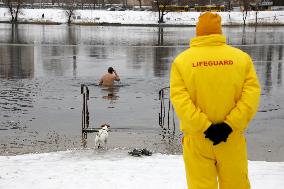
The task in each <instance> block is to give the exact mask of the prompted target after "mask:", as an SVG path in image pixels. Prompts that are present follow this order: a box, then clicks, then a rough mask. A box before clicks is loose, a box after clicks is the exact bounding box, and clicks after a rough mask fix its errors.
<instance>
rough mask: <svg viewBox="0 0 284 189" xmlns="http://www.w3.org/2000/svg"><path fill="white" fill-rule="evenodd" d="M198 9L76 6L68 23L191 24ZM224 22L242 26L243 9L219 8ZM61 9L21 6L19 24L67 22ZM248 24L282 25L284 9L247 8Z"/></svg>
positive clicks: (6, 19)
mask: <svg viewBox="0 0 284 189" xmlns="http://www.w3.org/2000/svg"><path fill="white" fill-rule="evenodd" d="M200 14H201V12H168V13H167V14H166V15H165V16H164V23H161V24H159V23H157V22H158V12H152V11H130V10H127V11H107V10H75V12H74V15H72V18H71V25H90V26H93V25H94V26H142V27H194V26H196V23H197V21H198V17H199V16H200ZM218 14H219V15H220V16H221V17H222V25H223V26H243V25H244V24H243V19H242V18H243V13H242V12H218ZM10 20H11V18H10V13H9V11H8V9H7V8H0V23H10ZM256 20H257V22H256ZM67 22H68V19H67V15H66V11H65V10H63V9H21V10H20V14H19V15H18V23H20V24H41V25H61V24H66V25H67ZM246 25H247V26H255V25H257V26H284V11H258V12H256V11H248V12H247V19H246Z"/></svg>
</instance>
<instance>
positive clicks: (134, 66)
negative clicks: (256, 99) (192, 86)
mask: <svg viewBox="0 0 284 189" xmlns="http://www.w3.org/2000/svg"><path fill="white" fill-rule="evenodd" d="M283 28H284V27H258V28H254V27H252V28H250V27H246V28H245V29H244V28H243V27H225V28H224V33H225V35H227V39H228V43H229V44H232V45H234V46H236V47H238V48H240V49H242V50H244V51H246V52H248V53H249V54H250V55H251V56H252V58H253V60H254V64H255V67H256V70H257V74H258V76H259V78H260V82H261V86H262V89H263V90H262V93H263V94H262V104H261V107H260V112H262V113H263V112H268V111H274V112H276V113H278V114H281V112H282V111H283V110H282V107H283V106H284V104H283V103H284V102H283V100H282V98H281V97H280V95H282V94H283V93H284V91H283V83H282V81H283V74H282V72H283V66H282V64H283V45H284V44H283V38H284V33H283V32H281V31H282V30H283ZM0 29H1V30H0V78H1V79H0V88H1V89H0V95H1V98H0V112H1V114H0V120H1V121H2V120H5V121H4V122H1V123H0V130H3V129H4V130H5V132H7V133H6V134H5V133H4V134H3V133H2V135H1V133H0V144H1V143H5V146H6V148H5V149H6V150H9V149H10V150H11V148H9V146H13V145H12V144H10V143H14V140H16V138H17V139H18V140H20V139H19V138H20V137H23V138H25V137H24V136H26V134H27V133H28V132H27V129H31V130H33V131H29V132H33V134H32V136H33V137H34V138H29V140H30V141H29V142H30V143H28V144H27V143H25V144H24V146H28V145H32V146H33V147H36V148H38V150H39V151H40V150H42V151H45V150H46V149H49V147H50V145H53V144H52V142H51V144H49V143H50V142H46V141H49V139H48V138H50V135H48V134H47V133H50V132H52V133H54V132H55V133H57V134H56V137H55V134H54V135H53V136H54V137H53V138H54V140H53V139H52V141H55V139H56V141H57V144H58V145H59V148H60V149H64V148H65V147H66V148H68V147H74V146H75V147H78V146H80V145H81V144H80V142H77V139H78V141H80V123H81V117H80V113H81V110H82V107H81V98H80V95H79V92H78V90H79V87H80V84H81V83H86V84H88V86H89V87H90V93H91V98H90V104H89V108H90V117H91V120H90V124H92V126H94V127H95V126H98V125H100V124H101V123H105V122H108V123H109V124H111V127H112V130H113V131H114V132H111V135H113V138H114V139H113V140H114V141H113V143H112V142H111V143H112V144H113V146H115V145H118V146H127V145H133V144H134V142H133V143H131V144H128V143H129V142H126V141H127V140H128V139H129V140H133V141H134V140H137V143H138V144H140V145H141V144H144V143H145V144H147V145H154V144H157V148H158V149H160V148H161V146H160V145H161V143H159V142H161V141H159V142H157V141H156V139H155V140H154V139H153V137H155V136H156V135H158V137H162V138H164V139H167V137H168V136H172V135H171V134H172V133H174V134H173V135H174V136H173V138H172V140H169V141H175V142H169V141H166V142H165V143H166V146H165V148H167V149H170V146H172V147H173V146H174V147H173V148H174V149H179V147H178V146H175V145H174V144H178V141H179V138H180V136H179V133H178V132H175V130H178V128H177V127H176V128H175V129H172V130H170V131H171V134H169V133H167V132H168V131H169V130H166V131H165V132H166V133H162V134H161V133H160V128H159V125H158V119H157V115H158V112H159V99H158V91H159V89H161V88H162V87H166V86H168V85H169V73H170V67H171V63H172V61H173V59H174V58H175V56H176V55H177V54H178V53H180V52H181V51H183V50H185V49H186V48H187V47H188V43H189V39H190V38H192V37H193V36H194V35H195V31H194V28H193V27H189V28H186V27H185V28H180V27H179V28H173V27H170V28H162V27H157V28H155V27H88V26H86V27H85V26H84V27H82V26H72V27H68V26H64V25H62V26H61V25H60V26H40V25H18V26H17V25H14V26H12V25H6V24H1V25H0ZM109 66H113V67H115V68H116V69H117V71H118V73H119V75H120V78H121V83H119V85H116V86H115V87H110V88H105V87H99V86H97V85H96V83H98V82H99V79H100V77H101V74H102V73H104V72H105V70H106V69H107V68H108V67H109ZM16 112H17V113H16ZM282 113H283V112H282ZM11 121H13V122H11ZM12 123H13V124H12ZM15 124H16V125H17V127H19V128H24V127H26V128H27V129H24V130H21V131H20V130H19V129H16V130H15V129H13V130H11V128H16V127H15ZM7 125H10V126H7ZM121 128H125V129H124V130H123V129H121ZM115 129H117V130H115ZM119 129H120V130H119ZM15 131H17V134H15V135H17V137H15V136H11V137H10V136H9V135H10V134H11V133H12V132H15ZM34 133H38V134H34ZM159 134H161V135H159ZM163 134H164V136H163ZM57 135H59V138H60V139H62V141H63V142H62V141H61V142H58V140H57V138H58V137H57ZM150 136H151V137H150ZM74 137H75V139H74ZM76 137H78V138H76ZM138 139H139V140H138ZM159 139H161V138H159ZM35 140H36V141H41V142H35ZM90 140H91V139H90ZM3 141H4V142H3ZM7 141H9V142H7ZM42 141H45V142H42ZM64 141H68V142H64ZM141 141H143V142H141ZM32 142H33V143H32ZM88 142H89V141H88ZM17 143H18V144H22V145H23V143H21V142H20V143H19V142H18V141H17ZM62 143H64V145H62ZM48 145H49V146H48ZM88 145H89V144H88ZM38 146H40V147H38ZM154 146H155V145H154ZM13 147H15V146H13ZM146 147H147V146H146ZM21 148H22V147H21ZM21 148H19V149H18V148H16V147H15V149H18V151H21ZM15 149H14V148H13V150H14V151H16V150H15ZM25 150H27V151H28V148H26V149H25ZM30 150H31V149H30ZM171 151H172V150H171ZM0 153H3V150H2V151H0Z"/></svg>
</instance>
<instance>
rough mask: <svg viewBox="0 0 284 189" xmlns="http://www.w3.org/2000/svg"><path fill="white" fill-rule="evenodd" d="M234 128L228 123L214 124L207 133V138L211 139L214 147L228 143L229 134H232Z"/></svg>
mask: <svg viewBox="0 0 284 189" xmlns="http://www.w3.org/2000/svg"><path fill="white" fill-rule="evenodd" d="M232 131H233V130H232V128H231V127H230V126H229V125H227V124H226V123H224V122H223V123H218V124H214V125H213V124H212V125H211V126H210V127H209V128H208V129H207V130H206V131H205V132H204V134H205V138H209V139H210V140H211V141H212V142H213V145H217V144H219V143H220V142H222V141H223V142H227V138H228V136H229V134H230V133H231V132H232Z"/></svg>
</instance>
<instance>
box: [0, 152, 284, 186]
mask: <svg viewBox="0 0 284 189" xmlns="http://www.w3.org/2000/svg"><path fill="white" fill-rule="evenodd" d="M126 154H127V153H126V152H107V153H96V152H94V151H92V150H86V151H73V152H72V151H68V152H55V153H46V154H27V155H19V156H0V168H1V171H0V188H3V189H4V188H5V189H15V188H29V189H41V188H42V189H44V188H48V189H53V188H68V189H72V188H74V189H75V188H85V189H88V188H96V189H115V188H124V189H128V188H129V189H130V188H135V189H144V188H147V189H157V188H163V189H173V188H180V189H186V181H185V173H184V168H183V160H182V156H180V155H161V154H154V155H153V156H151V157H141V158H137V157H130V156H127V155H126ZM249 171H250V172H249V177H250V180H251V184H252V189H267V188H271V189H278V188H283V186H284V162H279V163H277V162H274V163H272V162H255V161H250V162H249Z"/></svg>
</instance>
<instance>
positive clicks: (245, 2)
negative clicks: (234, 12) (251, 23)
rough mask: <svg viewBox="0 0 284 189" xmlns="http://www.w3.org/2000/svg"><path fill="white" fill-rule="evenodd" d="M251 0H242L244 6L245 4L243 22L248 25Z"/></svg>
mask: <svg viewBox="0 0 284 189" xmlns="http://www.w3.org/2000/svg"><path fill="white" fill-rule="evenodd" d="M249 2H250V1H249V0H242V6H243V24H244V26H245V25H246V20H247V16H248V10H249Z"/></svg>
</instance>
